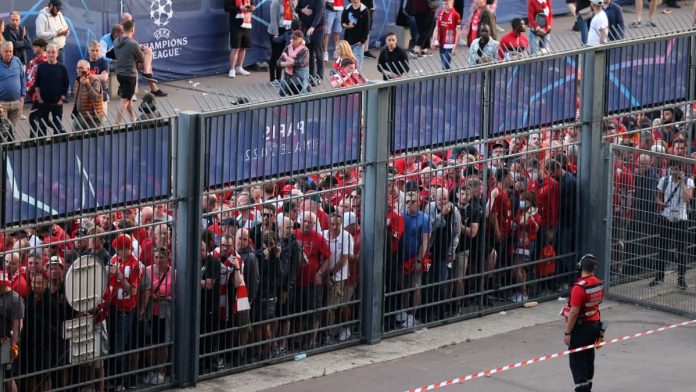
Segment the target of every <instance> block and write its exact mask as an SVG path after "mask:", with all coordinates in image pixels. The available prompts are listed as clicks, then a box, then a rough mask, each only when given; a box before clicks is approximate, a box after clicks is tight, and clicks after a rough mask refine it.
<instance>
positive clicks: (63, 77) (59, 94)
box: [32, 44, 70, 136]
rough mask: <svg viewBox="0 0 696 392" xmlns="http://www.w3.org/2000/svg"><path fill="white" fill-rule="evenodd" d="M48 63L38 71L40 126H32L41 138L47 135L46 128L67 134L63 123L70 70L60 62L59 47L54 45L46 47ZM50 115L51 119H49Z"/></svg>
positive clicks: (37, 86)
mask: <svg viewBox="0 0 696 392" xmlns="http://www.w3.org/2000/svg"><path fill="white" fill-rule="evenodd" d="M46 55H47V61H46V62H45V63H41V64H40V65H39V68H38V69H37V71H36V81H35V84H34V86H35V87H36V94H37V95H38V97H39V115H38V117H37V123H38V124H32V126H34V127H35V129H38V134H39V136H45V135H46V127H47V126H49V127H52V128H53V131H54V133H65V130H64V129H63V125H62V123H61V121H62V119H63V104H64V103H65V102H67V98H66V97H67V95H68V86H69V85H70V80H69V79H68V69H67V68H65V65H63V63H59V62H58V47H57V46H56V45H54V44H48V46H46ZM49 115H51V118H50V119H49V117H48V116H49Z"/></svg>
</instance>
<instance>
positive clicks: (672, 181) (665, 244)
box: [650, 159, 694, 290]
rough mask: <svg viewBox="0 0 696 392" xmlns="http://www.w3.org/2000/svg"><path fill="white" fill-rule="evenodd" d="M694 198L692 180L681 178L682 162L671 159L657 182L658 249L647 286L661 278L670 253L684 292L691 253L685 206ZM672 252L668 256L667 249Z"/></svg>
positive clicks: (679, 285)
mask: <svg viewBox="0 0 696 392" xmlns="http://www.w3.org/2000/svg"><path fill="white" fill-rule="evenodd" d="M693 197H694V180H693V178H690V177H688V176H686V175H685V173H684V163H683V162H681V161H678V160H676V159H675V160H672V161H671V163H670V168H669V171H668V172H667V175H666V176H664V177H662V178H660V181H659V182H658V183H657V197H656V199H657V206H658V211H661V212H660V218H659V219H660V221H659V228H660V239H659V241H661V244H660V245H659V246H658V249H659V251H660V256H659V257H658V258H657V265H656V266H655V267H656V268H655V280H653V281H652V282H650V287H653V286H657V285H659V284H660V283H662V282H663V281H664V279H665V262H666V260H670V259H671V257H672V254H674V258H675V259H674V260H673V261H674V262H675V263H676V264H677V272H678V279H677V287H679V288H680V289H682V290H686V288H687V285H686V280H685V279H684V274H685V273H686V266H687V264H688V263H689V261H690V260H689V259H690V258H693V254H691V255H690V254H689V251H688V250H687V247H688V246H689V245H690V243H689V242H690V241H689V238H690V236H689V235H688V232H689V227H688V225H689V223H688V222H689V220H688V219H689V217H688V214H687V205H688V204H689V202H690V201H691V199H692V198H693ZM672 249H675V250H676V252H675V253H672V252H671V250H672Z"/></svg>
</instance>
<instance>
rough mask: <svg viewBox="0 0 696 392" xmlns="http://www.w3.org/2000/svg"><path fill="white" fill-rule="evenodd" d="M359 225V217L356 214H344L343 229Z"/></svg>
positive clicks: (347, 212)
mask: <svg viewBox="0 0 696 392" xmlns="http://www.w3.org/2000/svg"><path fill="white" fill-rule="evenodd" d="M356 223H358V217H357V216H356V215H355V213H354V212H351V211H346V212H344V213H343V228H344V229H345V228H346V227H348V226H350V225H353V224H356Z"/></svg>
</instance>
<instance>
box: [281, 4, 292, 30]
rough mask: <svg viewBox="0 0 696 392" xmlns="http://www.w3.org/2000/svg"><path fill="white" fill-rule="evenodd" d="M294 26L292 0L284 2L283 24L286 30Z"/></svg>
mask: <svg viewBox="0 0 696 392" xmlns="http://www.w3.org/2000/svg"><path fill="white" fill-rule="evenodd" d="M291 24H292V4H291V3H290V0H283V24H282V26H283V27H285V28H286V29H289V28H290V25H291Z"/></svg>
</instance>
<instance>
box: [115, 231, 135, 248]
mask: <svg viewBox="0 0 696 392" xmlns="http://www.w3.org/2000/svg"><path fill="white" fill-rule="evenodd" d="M111 247H112V248H114V249H130V248H131V238H130V236H129V235H127V234H119V236H118V237H116V239H115V240H113V241H111Z"/></svg>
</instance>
